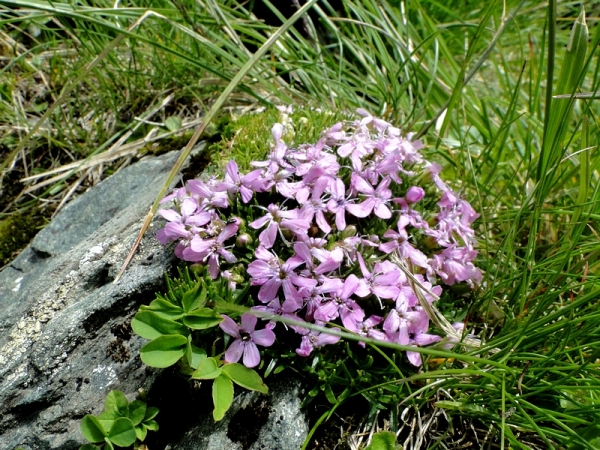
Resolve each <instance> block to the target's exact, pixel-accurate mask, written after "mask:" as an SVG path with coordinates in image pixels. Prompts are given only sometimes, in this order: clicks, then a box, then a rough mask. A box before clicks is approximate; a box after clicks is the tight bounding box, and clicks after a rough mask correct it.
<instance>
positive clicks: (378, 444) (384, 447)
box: [365, 431, 398, 450]
mask: <svg viewBox="0 0 600 450" xmlns="http://www.w3.org/2000/svg"><path fill="white" fill-rule="evenodd" d="M397 448H398V447H397V446H396V435H395V434H394V433H392V432H391V431H380V432H379V433H375V434H374V435H373V439H371V443H370V444H369V445H368V446H367V448H365V450H396V449H397Z"/></svg>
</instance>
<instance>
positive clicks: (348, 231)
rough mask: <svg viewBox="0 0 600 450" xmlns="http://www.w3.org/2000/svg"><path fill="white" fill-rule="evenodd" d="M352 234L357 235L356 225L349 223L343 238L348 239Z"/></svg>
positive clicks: (343, 232)
mask: <svg viewBox="0 0 600 450" xmlns="http://www.w3.org/2000/svg"><path fill="white" fill-rule="evenodd" d="M352 236H356V227H355V226H354V225H348V226H347V227H346V228H344V230H343V231H342V239H346V238H349V237H352Z"/></svg>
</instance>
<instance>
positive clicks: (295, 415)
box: [167, 380, 308, 450]
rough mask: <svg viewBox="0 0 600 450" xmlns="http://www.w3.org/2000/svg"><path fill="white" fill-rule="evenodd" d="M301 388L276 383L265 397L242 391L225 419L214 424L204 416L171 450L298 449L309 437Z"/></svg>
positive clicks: (293, 382) (295, 383) (291, 383)
mask: <svg viewBox="0 0 600 450" xmlns="http://www.w3.org/2000/svg"><path fill="white" fill-rule="evenodd" d="M300 395H301V388H300V385H299V383H298V381H296V380H278V381H277V382H275V385H274V388H273V389H271V391H270V393H269V395H268V396H264V395H261V394H257V393H255V392H244V393H242V394H240V395H238V396H237V397H236V398H235V401H234V404H233V405H232V407H231V409H230V410H229V411H228V412H227V414H226V416H225V418H224V419H223V420H222V421H220V422H218V423H216V424H215V423H214V422H213V421H212V418H210V417H206V416H205V417H203V418H201V419H200V420H199V423H198V426H196V427H194V428H193V429H191V430H190V431H188V432H187V433H186V435H185V436H184V437H183V439H181V440H180V441H178V442H176V443H173V444H171V445H169V446H167V449H172V450H175V449H176V450H198V449H203V450H223V449H228V450H261V449H277V450H298V449H300V448H301V447H302V444H303V443H304V440H305V439H306V436H307V434H308V423H307V421H306V419H305V417H304V414H303V413H302V412H301V411H300Z"/></svg>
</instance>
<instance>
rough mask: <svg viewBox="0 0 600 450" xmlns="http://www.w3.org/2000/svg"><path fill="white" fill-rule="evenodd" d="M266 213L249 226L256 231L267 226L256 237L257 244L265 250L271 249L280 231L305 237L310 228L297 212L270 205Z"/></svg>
mask: <svg viewBox="0 0 600 450" xmlns="http://www.w3.org/2000/svg"><path fill="white" fill-rule="evenodd" d="M268 211H269V212H268V213H267V214H265V215H264V216H262V217H261V218H260V219H256V220H255V221H254V222H251V223H250V224H249V225H250V226H251V227H252V228H254V229H256V230H257V229H259V228H262V227H263V226H265V225H267V228H266V229H265V230H264V231H263V232H262V233H260V235H259V236H258V240H259V242H260V243H261V245H263V246H264V247H265V248H271V247H273V244H274V243H275V239H276V238H277V232H278V231H280V229H286V230H290V231H291V232H292V233H294V234H296V235H305V234H306V233H307V232H308V229H309V228H310V223H309V222H308V221H307V220H305V219H304V218H302V217H301V216H300V215H299V213H298V210H292V211H286V210H284V209H280V208H279V206H277V205H274V204H270V205H269V207H268Z"/></svg>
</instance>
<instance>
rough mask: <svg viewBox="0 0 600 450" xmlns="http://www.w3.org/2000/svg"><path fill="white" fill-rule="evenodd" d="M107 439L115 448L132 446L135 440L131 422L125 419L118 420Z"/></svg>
mask: <svg viewBox="0 0 600 450" xmlns="http://www.w3.org/2000/svg"><path fill="white" fill-rule="evenodd" d="M108 437H109V439H110V440H111V442H112V443H113V444H115V445H116V446H117V447H129V446H130V445H133V443H134V442H135V440H136V435H135V429H134V427H133V422H131V420H129V419H128V418H126V417H120V418H118V419H117V420H115V423H114V424H113V426H112V428H111V429H110V431H109V432H108Z"/></svg>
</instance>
